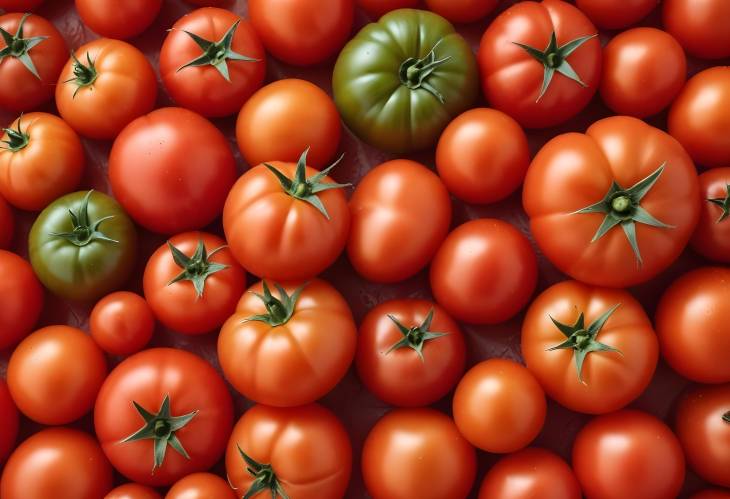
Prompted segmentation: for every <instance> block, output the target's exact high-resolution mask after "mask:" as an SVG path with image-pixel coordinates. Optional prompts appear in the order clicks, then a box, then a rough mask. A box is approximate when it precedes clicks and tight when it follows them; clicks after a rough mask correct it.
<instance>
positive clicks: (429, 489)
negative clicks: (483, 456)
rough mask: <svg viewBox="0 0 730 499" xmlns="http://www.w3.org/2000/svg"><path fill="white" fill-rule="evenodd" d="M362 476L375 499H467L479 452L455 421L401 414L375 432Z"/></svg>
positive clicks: (429, 413)
mask: <svg viewBox="0 0 730 499" xmlns="http://www.w3.org/2000/svg"><path fill="white" fill-rule="evenodd" d="M362 473H363V478H364V479H365V486H366V487H367V491H368V492H369V493H370V495H371V497H373V499H412V498H414V497H418V498H420V499H442V498H444V497H448V498H449V499H464V498H466V497H467V495H468V494H469V491H470V490H471V488H472V485H473V484H474V478H475V475H476V452H475V451H474V448H473V447H472V446H471V445H470V444H469V442H467V441H466V440H465V439H464V437H462V436H461V435H460V434H459V431H458V430H457V428H456V425H455V424H454V422H453V421H452V420H451V419H450V418H449V417H447V416H446V415H444V414H442V413H440V412H438V411H435V410H433V409H425V408H424V409H395V410H392V411H390V412H389V413H387V414H386V415H385V416H383V417H382V418H381V419H380V420H379V421H378V422H377V423H375V426H373V428H372V429H371V430H370V433H369V434H368V436H367V438H366V439H365V444H364V446H363V450H362Z"/></svg>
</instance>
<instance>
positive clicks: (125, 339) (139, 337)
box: [89, 291, 155, 355]
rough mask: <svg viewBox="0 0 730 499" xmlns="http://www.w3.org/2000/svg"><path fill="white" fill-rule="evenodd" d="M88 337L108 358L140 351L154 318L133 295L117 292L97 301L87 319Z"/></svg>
mask: <svg viewBox="0 0 730 499" xmlns="http://www.w3.org/2000/svg"><path fill="white" fill-rule="evenodd" d="M89 330H90V331H91V337H92V338H94V341H95V342H96V344H97V345H99V346H100V347H101V348H102V349H104V351H106V352H108V353H110V354H112V355H129V354H132V353H135V352H138V351H140V350H142V349H143V348H144V347H145V345H147V343H149V341H150V339H152V333H153V332H154V330H155V316H154V315H153V314H152V309H151V308H150V306H149V305H148V304H147V302H146V301H145V300H144V298H142V297H141V296H139V295H138V294H136V293H130V292H129V291H117V292H115V293H111V294H109V295H106V296H105V297H104V298H102V299H101V300H99V301H98V302H97V303H96V305H94V308H93V309H92V310H91V315H90V316H89Z"/></svg>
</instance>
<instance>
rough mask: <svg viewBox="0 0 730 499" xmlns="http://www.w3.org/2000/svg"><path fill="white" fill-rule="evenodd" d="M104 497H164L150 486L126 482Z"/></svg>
mask: <svg viewBox="0 0 730 499" xmlns="http://www.w3.org/2000/svg"><path fill="white" fill-rule="evenodd" d="M104 499H162V496H161V495H160V494H158V493H157V492H155V489H152V488H150V487H146V486H144V485H140V484H138V483H125V484H124V485H120V486H119V487H117V488H115V489H114V490H112V491H111V492H109V493H108V494H107V495H105V496H104ZM191 499H198V498H191Z"/></svg>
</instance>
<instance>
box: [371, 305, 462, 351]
mask: <svg viewBox="0 0 730 499" xmlns="http://www.w3.org/2000/svg"><path fill="white" fill-rule="evenodd" d="M388 318H389V319H390V320H391V321H393V323H394V324H395V326H396V327H397V328H398V331H399V332H400V333H401V334H402V335H403V338H401V339H400V340H398V341H397V342H396V343H394V344H393V345H392V346H391V347H390V348H389V349H388V350H387V351H386V352H385V354H386V355H388V354H389V353H390V352H392V351H393V350H397V349H399V348H412V349H413V350H415V352H416V353H417V354H418V357H419V358H420V359H421V361H424V358H423V346H424V345H425V344H426V342H427V341H431V340H435V339H436V338H440V337H441V336H446V335H447V334H449V333H436V332H433V331H431V321H432V320H433V309H431V310H429V312H428V315H427V316H426V318H425V319H424V320H423V322H422V323H421V325H420V326H413V327H410V328H409V327H406V326H404V325H403V324H402V323H401V322H400V321H399V320H398V319H396V318H395V317H394V316H392V315H390V314H388Z"/></svg>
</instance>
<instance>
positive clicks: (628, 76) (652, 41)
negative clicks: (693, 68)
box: [601, 9, 687, 118]
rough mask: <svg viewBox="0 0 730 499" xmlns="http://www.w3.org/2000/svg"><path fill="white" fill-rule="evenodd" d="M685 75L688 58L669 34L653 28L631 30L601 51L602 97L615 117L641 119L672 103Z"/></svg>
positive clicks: (616, 37) (680, 88) (615, 38)
mask: <svg viewBox="0 0 730 499" xmlns="http://www.w3.org/2000/svg"><path fill="white" fill-rule="evenodd" d="M616 10H617V11H618V10H621V9H616ZM686 74H687V58H686V57H685V55H684V50H682V46H681V45H680V44H679V43H678V42H677V40H675V39H674V38H673V37H672V35H670V34H668V33H665V32H664V31H661V30H658V29H656V28H634V29H630V30H628V31H624V32H623V33H619V34H618V35H616V36H615V37H614V38H613V39H612V40H611V41H610V42H608V45H606V47H605V48H604V49H603V76H602V77H601V98H602V99H603V102H605V103H606V105H607V106H608V107H609V108H611V110H613V112H615V113H617V114H627V115H630V116H636V117H637V118H644V117H646V116H651V115H653V114H656V113H658V112H659V111H661V110H662V109H664V108H665V107H667V106H668V105H669V104H670V103H671V102H672V101H673V100H674V98H675V97H676V96H677V94H679V91H680V90H682V87H683V86H684V80H685V78H686Z"/></svg>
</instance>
